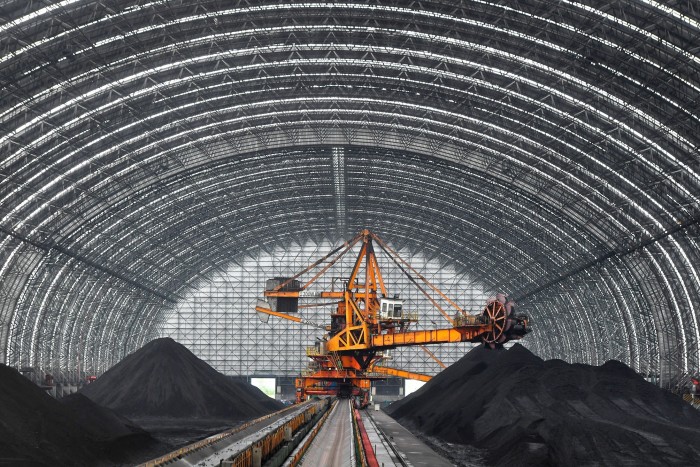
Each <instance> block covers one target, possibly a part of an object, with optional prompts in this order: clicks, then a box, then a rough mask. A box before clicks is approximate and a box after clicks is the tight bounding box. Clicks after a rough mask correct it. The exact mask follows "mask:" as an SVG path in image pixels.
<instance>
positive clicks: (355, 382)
mask: <svg viewBox="0 0 700 467" xmlns="http://www.w3.org/2000/svg"><path fill="white" fill-rule="evenodd" d="M375 242H376V244H377V245H379V246H380V248H381V249H382V250H383V251H384V253H386V254H387V256H388V257H389V258H391V260H392V261H393V262H394V264H395V265H396V266H397V267H398V268H399V269H401V270H402V271H403V272H404V273H405V274H406V275H407V276H408V277H409V279H410V280H411V282H412V283H413V284H414V285H415V286H416V287H418V289H419V290H420V291H421V292H422V293H423V294H424V295H425V296H426V297H427V298H428V299H429V300H430V301H431V303H432V304H433V305H434V306H435V307H436V308H437V309H438V311H440V313H441V314H442V315H443V316H444V317H445V319H446V320H447V321H449V322H450V324H451V326H450V327H446V328H442V329H432V330H409V329H408V328H409V326H410V325H411V323H415V322H417V321H418V316H417V314H415V313H408V312H406V311H404V310H403V304H402V302H401V300H400V299H398V297H390V296H389V294H388V292H387V288H386V285H385V283H384V280H383V278H382V273H381V270H380V268H379V264H378V262H377V256H376V254H375V250H374V243H375ZM357 244H361V248H360V252H359V254H358V256H357V259H356V261H355V264H354V267H353V269H352V271H351V273H350V276H349V277H348V278H347V280H346V281H344V284H343V287H342V290H331V291H324V292H320V293H319V294H315V295H311V294H308V293H307V292H306V289H307V288H308V287H309V286H310V285H311V284H313V283H314V282H315V281H317V280H318V278H319V277H321V276H322V275H323V274H324V273H326V272H327V271H328V270H329V269H330V268H331V267H332V266H333V265H334V264H335V263H336V262H337V261H338V260H339V259H340V258H341V257H343V256H344V255H345V254H346V253H347V252H348V251H350V250H351V249H352V248H353V247H354V246H356V245H357ZM334 255H335V256H334ZM324 263H325V264H324ZM315 268H320V270H319V271H318V272H316V273H315V274H314V275H313V276H312V277H311V279H309V280H308V281H307V282H306V283H303V284H302V283H301V282H300V281H299V280H298V279H299V278H300V277H301V276H302V275H305V274H307V273H310V272H311V271H312V270H314V269H315ZM428 290H430V291H432V292H433V293H434V294H437V295H439V296H440V297H441V298H442V299H443V300H444V301H446V302H447V303H449V304H450V305H451V306H452V307H454V308H455V309H456V310H457V311H456V314H454V315H453V316H450V315H449V314H448V313H447V312H446V311H445V310H444V309H443V308H442V307H441V306H440V304H439V303H438V302H437V301H436V300H435V298H433V296H432V295H431V294H430V292H428ZM264 296H265V299H264V300H260V301H258V304H257V306H256V307H255V309H256V311H258V312H259V313H260V315H259V316H260V317H261V319H262V320H263V321H267V319H268V318H269V316H268V315H271V316H276V317H279V318H283V319H287V320H291V321H294V322H298V323H305V324H312V325H316V326H318V327H320V328H323V329H324V330H325V331H326V334H325V335H324V336H323V339H322V340H320V341H319V342H318V343H317V345H316V346H315V347H310V348H308V349H307V355H308V356H309V357H310V358H311V360H312V362H311V363H310V365H309V370H308V371H305V372H303V373H302V375H301V377H299V378H297V379H296V389H297V402H302V401H304V400H306V398H307V396H309V395H339V396H341V397H342V396H345V397H349V396H355V397H358V398H359V400H360V401H361V402H360V403H361V405H366V404H367V403H368V401H369V389H370V386H371V380H372V379H384V378H386V377H387V376H389V375H391V376H398V377H403V378H411V379H418V380H421V381H428V380H429V379H430V376H427V375H422V374H418V373H412V372H409V371H405V370H401V369H396V368H389V367H386V366H381V365H378V363H379V362H380V360H381V359H382V358H384V355H383V353H382V352H383V351H385V350H389V349H393V348H396V347H401V346H409V345H411V346H414V345H420V346H421V347H423V345H429V344H442V343H448V342H484V343H486V344H488V345H491V346H492V347H495V346H496V345H502V343H503V342H505V341H507V340H511V339H520V338H522V337H523V336H524V335H525V334H526V333H527V332H529V328H528V320H527V317H526V316H524V315H517V316H516V315H515V314H514V309H513V310H512V312H511V313H510V314H509V313H508V311H507V307H506V306H504V303H503V301H498V300H492V301H490V302H489V303H488V304H487V306H486V308H485V309H484V310H483V312H482V313H481V314H479V315H470V314H467V313H466V312H465V311H464V310H463V309H462V308H460V307H459V306H458V305H457V304H456V303H455V302H453V301H452V300H451V299H450V298H449V297H447V296H446V295H445V294H444V293H442V292H441V291H440V290H439V289H438V288H437V287H435V286H434V285H433V284H431V283H430V282H429V281H428V280H426V279H425V278H424V277H423V276H421V275H420V274H419V273H418V272H417V271H415V270H414V269H413V268H412V267H411V266H410V265H409V264H408V263H407V262H405V261H404V260H403V259H402V258H401V257H400V256H399V255H398V254H397V253H396V252H395V251H394V250H393V249H391V247H390V246H389V245H387V244H386V243H385V242H384V241H383V240H381V239H380V238H379V237H378V236H377V235H376V234H374V233H372V232H370V231H369V230H366V229H365V230H363V231H361V232H360V233H359V234H357V235H356V236H355V237H353V238H352V239H351V240H349V241H346V242H345V243H344V244H343V245H341V246H340V247H338V248H336V249H335V250H333V251H331V252H330V253H328V254H327V255H326V256H324V257H323V258H320V259H319V260H317V261H315V262H314V263H313V264H311V265H309V266H308V267H307V268H306V269H304V270H303V271H300V272H299V273H297V274H296V275H294V276H293V277H290V278H276V279H272V280H269V281H268V284H267V286H266V290H265V292H264ZM300 298H316V299H318V298H321V299H328V300H333V302H330V303H329V304H336V305H337V306H336V307H335V308H334V309H333V310H332V311H331V313H330V325H319V324H317V323H309V322H307V321H305V320H304V319H303V318H301V317H300V316H297V315H295V314H293V313H296V312H297V311H298V309H299V308H303V306H301V307H300V306H299V304H298V301H299V299H300ZM424 350H425V351H426V352H428V353H429V354H430V355H431V357H432V358H434V359H436V361H438V363H440V364H442V362H440V361H439V360H437V358H436V357H435V356H434V355H433V354H432V352H430V351H428V350H427V349H425V348H424ZM442 366H443V367H444V365H442Z"/></svg>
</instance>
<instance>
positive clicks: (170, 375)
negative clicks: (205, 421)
mask: <svg viewBox="0 0 700 467" xmlns="http://www.w3.org/2000/svg"><path fill="white" fill-rule="evenodd" d="M81 393H82V394H84V395H85V396H87V397H89V398H90V399H92V400H93V401H95V402H97V403H98V404H100V405H103V406H105V407H109V408H111V409H113V410H115V411H116V412H118V413H120V414H122V415H126V416H138V417H149V416H150V417H175V418H221V419H232V420H243V419H251V418H255V417H259V416H262V415H264V414H267V413H270V412H272V411H275V410H279V409H280V408H282V404H281V403H280V402H278V401H275V400H274V399H271V398H269V397H267V396H266V395H265V394H264V393H263V392H262V391H260V390H259V389H258V388H256V387H255V386H252V385H250V384H248V383H245V382H240V381H235V380H233V379H231V378H228V377H226V376H224V375H222V374H221V373H219V372H218V371H216V370H215V369H214V368H212V367H211V366H209V365H208V364H207V363H206V362H204V361H202V360H200V359H199V358H197V357H196V356H195V355H194V354H193V353H192V352H190V351H189V350H188V349H187V348H186V347H184V346H183V345H182V344H179V343H177V342H175V341H174V340H173V339H170V338H163V339H156V340H154V341H151V342H149V343H148V344H146V345H145V346H144V347H142V348H141V349H139V350H138V351H136V352H134V353H132V354H130V355H128V356H127V357H126V358H124V359H123V360H122V361H121V362H119V363H118V364H116V365H115V366H113V367H112V368H110V369H109V370H108V371H107V372H106V373H104V374H103V375H102V376H100V377H99V378H98V379H97V381H95V382H94V383H92V384H90V385H88V386H86V387H85V388H83V390H82V391H81Z"/></svg>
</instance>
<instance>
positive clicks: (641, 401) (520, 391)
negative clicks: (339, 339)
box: [387, 344, 700, 466]
mask: <svg viewBox="0 0 700 467" xmlns="http://www.w3.org/2000/svg"><path fill="white" fill-rule="evenodd" d="M387 412H388V413H389V414H390V415H391V416H392V417H394V418H395V419H397V420H398V421H400V422H401V423H402V424H404V425H406V426H408V427H409V428H411V429H414V430H416V431H419V432H422V433H424V434H426V435H428V436H432V437H437V438H439V439H441V440H444V441H447V442H450V443H459V444H469V445H473V446H476V447H478V448H483V449H486V450H487V451H488V453H489V456H488V459H487V460H488V462H489V463H490V464H494V465H533V466H534V465H577V466H580V465H699V464H700V412H699V411H697V410H696V409H693V408H692V407H691V406H690V405H689V404H687V403H685V402H683V401H682V400H681V399H680V398H679V397H677V396H675V395H673V394H671V393H668V392H666V391H664V390H662V389H659V388H658V387H656V386H654V385H653V384H651V383H648V382H646V381H645V380H644V379H643V378H642V377H641V376H639V375H638V374H637V373H635V372H634V371H633V370H632V369H630V368H629V367H628V366H626V365H625V364H623V363H620V362H617V361H609V362H607V363H605V364H604V365H602V366H599V367H598V366H589V365H580V364H568V363H566V362H563V361H561V360H548V361H543V360H542V359H540V358H539V357H537V356H535V355H534V354H532V353H531V352H530V351H528V350H527V349H526V348H525V347H523V346H521V345H519V344H516V345H514V346H513V347H512V348H511V349H509V350H498V351H494V350H490V349H485V348H483V347H477V348H474V349H473V350H472V351H470V352H469V353H468V354H467V355H465V356H464V357H463V358H462V359H460V360H459V361H458V362H456V363H454V364H453V365H451V366H450V367H448V368H447V369H445V370H444V371H442V372H441V373H440V374H438V375H437V376H436V377H435V378H433V379H432V380H431V381H430V382H429V383H427V384H426V385H424V386H423V387H422V388H421V389H420V390H418V391H416V392H415V393H413V394H411V395H410V396H408V397H406V398H405V399H403V400H401V401H398V402H395V403H394V404H392V405H391V406H389V408H388V409H387Z"/></svg>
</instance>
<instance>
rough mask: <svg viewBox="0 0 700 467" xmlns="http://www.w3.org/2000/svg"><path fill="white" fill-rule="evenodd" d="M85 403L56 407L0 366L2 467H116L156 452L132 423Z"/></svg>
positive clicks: (73, 400)
mask: <svg viewBox="0 0 700 467" xmlns="http://www.w3.org/2000/svg"><path fill="white" fill-rule="evenodd" d="M81 397H82V396H78V395H73V396H69V398H66V399H62V400H61V401H57V400H56V399H54V398H52V397H51V396H49V395H48V394H47V393H46V392H45V391H43V390H42V389H40V388H39V387H38V386H36V385H35V384H34V383H32V382H31V381H29V380H28V379H27V378H25V377H24V376H22V375H21V374H19V373H18V372H17V370H15V369H13V368H9V367H7V366H5V365H1V364H0V465H36V466H43V465H46V466H49V465H115V463H122V462H127V463H129V462H131V460H132V459H131V456H138V455H139V454H140V453H141V452H143V451H147V450H150V449H154V448H157V447H158V443H156V442H155V440H153V439H152V438H151V436H150V435H149V434H148V433H146V432H144V431H143V430H141V429H140V428H139V427H137V426H136V425H134V424H133V423H132V422H131V421H129V420H127V419H125V418H123V417H119V416H117V415H116V414H114V413H112V412H111V411H110V410H109V409H105V408H104V407H100V406H98V405H97V404H94V403H93V402H90V401H89V400H87V399H85V400H83V399H81Z"/></svg>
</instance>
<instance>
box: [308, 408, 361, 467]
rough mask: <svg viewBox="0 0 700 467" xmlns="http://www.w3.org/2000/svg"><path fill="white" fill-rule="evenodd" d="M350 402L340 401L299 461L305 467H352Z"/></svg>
mask: <svg viewBox="0 0 700 467" xmlns="http://www.w3.org/2000/svg"><path fill="white" fill-rule="evenodd" d="M352 436H353V434H352V421H351V419H350V401H349V400H341V401H340V402H339V403H338V404H337V405H336V407H335V409H334V411H333V413H331V415H330V416H329V417H328V420H326V423H325V424H324V425H323V428H322V429H321V431H319V433H318V434H317V435H316V438H315V439H314V442H313V443H312V444H311V446H310V447H309V449H308V450H307V451H306V454H304V457H302V459H301V465H302V466H305V467H318V466H327V467H352V464H353V458H354V455H353V445H352Z"/></svg>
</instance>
